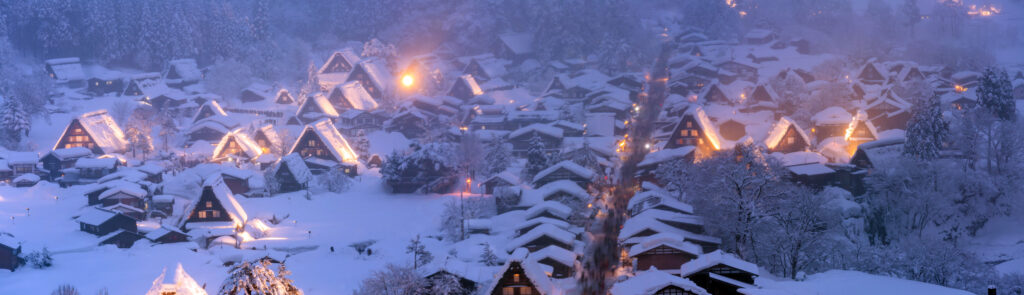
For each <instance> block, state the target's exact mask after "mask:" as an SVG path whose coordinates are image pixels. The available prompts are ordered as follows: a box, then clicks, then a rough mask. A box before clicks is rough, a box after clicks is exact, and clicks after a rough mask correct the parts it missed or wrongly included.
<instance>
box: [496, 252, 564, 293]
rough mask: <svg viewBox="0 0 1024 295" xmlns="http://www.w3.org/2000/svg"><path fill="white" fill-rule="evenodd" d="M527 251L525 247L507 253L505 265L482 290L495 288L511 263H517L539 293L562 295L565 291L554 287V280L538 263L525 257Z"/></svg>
mask: <svg viewBox="0 0 1024 295" xmlns="http://www.w3.org/2000/svg"><path fill="white" fill-rule="evenodd" d="M529 253H530V252H529V251H527V250H526V249H525V248H519V249H516V250H515V251H513V252H512V254H511V255H509V258H508V260H507V261H505V265H504V266H502V267H501V270H500V271H498V272H497V273H496V276H495V277H496V278H495V279H494V280H492V281H491V284H490V286H489V287H488V288H487V289H483V290H485V291H486V292H487V293H491V292H493V291H494V290H495V288H497V287H498V284H499V283H500V281H501V280H500V278H501V277H503V276H504V274H505V273H507V272H508V271H509V269H510V268H512V266H513V265H518V266H519V267H521V268H522V269H523V274H524V275H526V279H527V280H528V281H529V282H530V283H532V284H533V287H534V288H537V291H538V292H540V295H564V294H565V292H564V291H563V290H560V289H558V288H556V286H555V284H554V282H552V281H551V278H549V277H548V276H547V274H546V273H545V272H544V269H543V268H541V266H540V265H538V264H537V263H536V262H534V261H530V260H527V259H526V256H527V255H528V254H529Z"/></svg>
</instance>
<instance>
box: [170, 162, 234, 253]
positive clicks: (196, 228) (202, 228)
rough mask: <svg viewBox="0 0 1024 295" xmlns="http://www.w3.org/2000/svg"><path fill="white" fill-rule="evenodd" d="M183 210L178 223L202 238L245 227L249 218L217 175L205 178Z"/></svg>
mask: <svg viewBox="0 0 1024 295" xmlns="http://www.w3.org/2000/svg"><path fill="white" fill-rule="evenodd" d="M184 212H185V215H183V216H182V218H181V220H180V222H179V223H178V227H179V228H181V229H182V230H183V231H185V232H186V233H188V234H189V235H191V236H193V237H200V238H204V239H205V240H206V242H209V241H211V240H213V239H215V238H217V237H221V236H232V235H234V234H236V233H239V232H243V231H245V223H246V221H248V219H249V217H248V215H246V213H245V210H244V209H242V205H241V204H239V203H238V200H236V199H235V196H234V195H233V194H231V190H230V189H229V188H228V186H227V185H226V184H224V180H223V179H222V178H221V177H220V176H215V177H211V178H210V179H207V180H206V182H205V183H204V184H203V189H202V193H201V194H200V195H199V198H198V199H197V200H195V201H194V202H192V203H190V204H189V205H188V206H186V208H185V211H184Z"/></svg>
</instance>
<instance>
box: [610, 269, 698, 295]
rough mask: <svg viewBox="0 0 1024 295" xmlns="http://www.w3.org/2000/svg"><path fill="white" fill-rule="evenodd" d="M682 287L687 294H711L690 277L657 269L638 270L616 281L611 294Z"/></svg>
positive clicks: (645, 294) (629, 294)
mask: <svg viewBox="0 0 1024 295" xmlns="http://www.w3.org/2000/svg"><path fill="white" fill-rule="evenodd" d="M672 286H674V287H676V288H679V289H682V290H684V291H686V292H688V293H687V294H695V295H710V294H711V293H708V292H707V290H704V288H701V287H698V286H697V284H696V283H694V282H693V281H690V280H688V279H684V278H680V277H678V276H674V275H671V274H669V273H667V272H664V271H660V270H657V269H652V270H645V271H640V272H637V273H636V275H635V276H633V277H631V278H629V279H626V280H625V281H621V282H618V283H615V285H614V286H612V289H611V290H610V292H611V293H609V294H611V295H649V294H660V293H657V292H658V291H661V290H662V289H665V288H668V287H672Z"/></svg>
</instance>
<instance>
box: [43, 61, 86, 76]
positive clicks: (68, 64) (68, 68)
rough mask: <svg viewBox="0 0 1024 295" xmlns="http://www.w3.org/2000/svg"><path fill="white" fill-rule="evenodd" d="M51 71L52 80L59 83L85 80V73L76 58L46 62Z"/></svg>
mask: <svg viewBox="0 0 1024 295" xmlns="http://www.w3.org/2000/svg"><path fill="white" fill-rule="evenodd" d="M46 64H47V65H49V66H50V69H51V70H52V71H53V75H54V77H53V78H54V79H57V81H60V82H68V81H76V80H85V71H83V70H82V63H81V62H80V61H79V59H78V58H77V57H65V58H54V59H48V60H46Z"/></svg>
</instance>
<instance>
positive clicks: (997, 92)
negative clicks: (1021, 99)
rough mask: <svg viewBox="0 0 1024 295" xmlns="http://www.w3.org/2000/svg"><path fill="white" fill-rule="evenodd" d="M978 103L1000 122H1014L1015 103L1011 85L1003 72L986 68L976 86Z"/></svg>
mask: <svg viewBox="0 0 1024 295" xmlns="http://www.w3.org/2000/svg"><path fill="white" fill-rule="evenodd" d="M978 103H979V104H980V105H981V106H982V107H984V108H986V109H988V110H989V111H990V112H992V114H995V115H996V117H998V118H999V119H1000V120H1003V121H1015V120H1016V118H1017V102H1016V100H1014V98H1013V84H1011V83H1010V77H1009V75H1007V74H1006V71H1005V70H1002V69H995V68H988V69H985V74H984V75H983V76H982V77H981V84H980V85H978Z"/></svg>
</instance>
